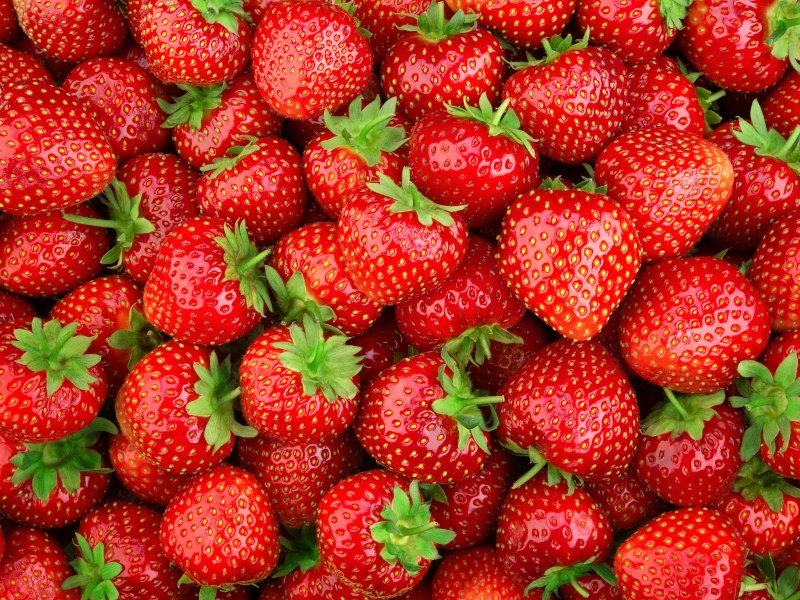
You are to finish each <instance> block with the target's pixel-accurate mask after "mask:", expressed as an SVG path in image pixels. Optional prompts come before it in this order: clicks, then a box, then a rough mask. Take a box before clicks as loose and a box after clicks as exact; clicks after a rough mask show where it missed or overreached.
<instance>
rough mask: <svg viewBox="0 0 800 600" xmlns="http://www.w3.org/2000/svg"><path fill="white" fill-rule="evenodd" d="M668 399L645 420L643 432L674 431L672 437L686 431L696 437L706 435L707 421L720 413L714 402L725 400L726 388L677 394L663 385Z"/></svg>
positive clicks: (659, 432)
mask: <svg viewBox="0 0 800 600" xmlns="http://www.w3.org/2000/svg"><path fill="white" fill-rule="evenodd" d="M664 396H665V397H666V399H667V400H666V402H662V403H661V404H659V405H658V406H656V407H655V408H654V409H653V410H652V411H651V412H650V414H648V415H647V417H646V418H645V419H643V420H642V430H643V432H644V435H647V436H651V437H656V436H660V435H664V434H667V433H669V434H671V436H672V439H675V438H677V437H678V436H680V435H682V434H684V433H686V434H688V435H689V437H691V438H692V439H693V440H695V441H697V440H700V439H702V437H703V429H704V427H705V424H706V421H709V420H710V419H712V418H713V417H716V416H718V413H717V411H716V410H714V407H715V406H719V405H720V404H722V403H723V402H725V391H724V390H717V391H716V392H713V393H711V394H675V392H673V391H672V390H670V389H667V388H664Z"/></svg>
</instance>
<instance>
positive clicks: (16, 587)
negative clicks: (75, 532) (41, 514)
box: [0, 527, 81, 600]
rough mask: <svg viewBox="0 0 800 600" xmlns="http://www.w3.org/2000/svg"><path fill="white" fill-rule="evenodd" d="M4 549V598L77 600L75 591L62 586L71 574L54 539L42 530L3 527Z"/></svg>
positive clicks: (0, 577)
mask: <svg viewBox="0 0 800 600" xmlns="http://www.w3.org/2000/svg"><path fill="white" fill-rule="evenodd" d="M5 536H6V552H5V554H4V555H3V560H2V562H0V594H3V596H4V597H5V598H9V599H13V600H16V599H17V598H19V599H20V600H21V599H22V598H26V599H27V598H48V600H80V597H81V594H80V592H79V591H78V590H64V589H62V588H61V585H62V584H63V583H64V582H65V581H66V580H67V579H68V578H69V577H70V576H71V575H72V574H73V571H72V569H71V568H70V566H69V559H68V558H67V555H66V554H64V550H62V548H61V546H60V545H59V543H58V542H57V541H56V539H55V538H54V537H53V536H52V535H51V534H50V533H47V532H46V531H42V530H41V529H30V528H28V527H14V528H13V529H10V530H8V529H7V530H6V533H5Z"/></svg>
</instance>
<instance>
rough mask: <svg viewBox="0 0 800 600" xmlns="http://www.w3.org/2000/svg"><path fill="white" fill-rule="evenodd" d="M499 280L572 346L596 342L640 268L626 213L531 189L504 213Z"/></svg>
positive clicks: (596, 199)
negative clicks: (500, 277)
mask: <svg viewBox="0 0 800 600" xmlns="http://www.w3.org/2000/svg"><path fill="white" fill-rule="evenodd" d="M497 254H498V259H497V260H498V264H499V268H500V274H501V275H502V277H503V278H504V279H505V281H506V283H508V284H509V286H510V287H511V288H512V289H513V290H514V293H515V294H516V295H517V297H518V298H520V299H521V300H522V301H523V302H524V303H525V305H526V306H527V307H528V308H529V309H530V310H531V311H533V312H534V313H535V314H536V316H538V317H539V318H541V319H542V320H543V321H544V322H545V323H547V324H548V325H550V326H551V327H553V328H554V329H556V331H558V332H559V333H561V334H562V335H564V336H567V337H569V338H571V339H576V340H586V339H589V338H591V337H593V336H594V335H596V334H597V333H598V332H599V331H600V330H601V329H602V328H603V326H604V325H605V323H606V321H607V320H608V319H609V317H610V316H611V313H612V312H613V311H614V310H615V309H616V308H617V306H619V304H620V302H621V301H622V298H623V296H624V295H625V293H626V292H627V290H628V288H629V287H630V286H631V284H632V283H633V281H634V279H635V277H636V273H637V271H638V269H639V264H640V256H639V255H640V245H639V241H638V239H637V236H636V234H635V232H634V227H633V224H632V220H631V218H630V217H629V216H628V214H627V212H626V211H625V210H623V209H620V208H619V207H617V206H616V205H614V204H613V203H612V202H611V201H610V200H609V199H607V198H606V197H604V196H602V195H600V194H596V193H592V192H584V191H582V190H561V189H553V190H533V191H530V192H528V193H525V194H522V195H521V196H519V197H518V198H517V199H516V200H514V202H512V203H511V206H509V208H508V211H507V212H506V215H505V217H504V219H503V225H502V229H501V232H500V236H499V243H498V253H497Z"/></svg>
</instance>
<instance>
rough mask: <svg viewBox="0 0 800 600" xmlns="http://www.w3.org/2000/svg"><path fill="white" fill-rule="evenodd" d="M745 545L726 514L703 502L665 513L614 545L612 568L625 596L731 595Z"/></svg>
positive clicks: (715, 598)
mask: <svg viewBox="0 0 800 600" xmlns="http://www.w3.org/2000/svg"><path fill="white" fill-rule="evenodd" d="M744 557H745V548H744V545H743V543H742V538H741V537H740V536H739V533H738V532H737V531H736V529H735V528H734V527H733V525H731V523H730V521H728V520H727V519H726V518H725V517H723V516H721V515H719V514H718V513H716V512H714V511H713V510H709V509H708V508H703V507H692V508H679V509H677V510H673V511H671V512H666V513H663V514H661V515H659V516H658V517H656V518H655V519H653V520H652V521H650V522H649V523H647V524H646V525H644V526H642V527H641V528H640V529H638V530H637V531H636V532H635V533H634V534H633V535H632V536H631V537H629V538H628V539H627V540H626V541H625V542H623V544H622V546H620V548H619V549H618V550H617V552H616V555H615V556H614V572H615V574H616V576H617V581H618V583H619V588H620V591H621V592H622V597H623V598H625V600H651V599H652V598H656V597H658V595H662V597H664V598H674V599H675V600H689V599H696V600H700V599H703V600H734V599H735V598H738V596H739V584H740V583H741V582H742V577H743V575H744V573H743V571H744Z"/></svg>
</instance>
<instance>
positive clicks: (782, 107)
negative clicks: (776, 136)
mask: <svg viewBox="0 0 800 600" xmlns="http://www.w3.org/2000/svg"><path fill="white" fill-rule="evenodd" d="M762 108H763V109H764V119H765V120H766V121H767V125H769V127H770V128H772V129H775V130H776V131H777V132H778V133H780V134H781V135H782V136H783V137H785V138H787V139H788V138H790V137H791V136H792V132H793V131H794V130H795V128H796V127H798V126H800V72H798V71H795V70H794V69H789V70H787V71H786V75H785V76H784V77H783V79H781V80H780V81H779V82H778V83H777V85H775V86H774V87H772V88H770V90H769V93H767V96H766V98H764V101H763V104H762Z"/></svg>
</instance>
